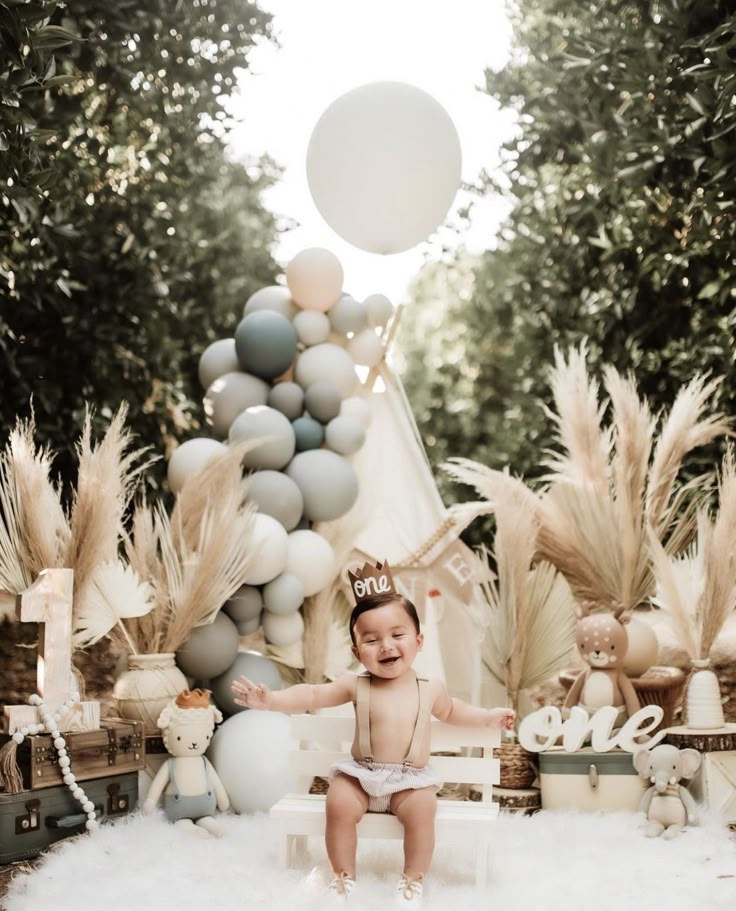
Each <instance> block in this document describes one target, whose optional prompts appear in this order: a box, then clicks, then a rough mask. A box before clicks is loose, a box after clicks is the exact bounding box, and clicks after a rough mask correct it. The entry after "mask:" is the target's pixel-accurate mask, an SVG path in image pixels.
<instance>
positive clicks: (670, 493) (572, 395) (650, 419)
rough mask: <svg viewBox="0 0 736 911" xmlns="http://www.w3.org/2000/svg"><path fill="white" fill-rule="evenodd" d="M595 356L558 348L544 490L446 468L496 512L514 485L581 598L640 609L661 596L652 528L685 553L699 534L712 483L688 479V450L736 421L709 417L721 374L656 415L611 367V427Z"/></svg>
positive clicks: (468, 465)
mask: <svg viewBox="0 0 736 911" xmlns="http://www.w3.org/2000/svg"><path fill="white" fill-rule="evenodd" d="M586 354H587V350H586V347H585V345H584V344H583V345H581V346H580V348H579V349H577V350H574V351H572V352H571V353H570V354H569V355H568V357H567V359H566V358H565V357H563V356H562V355H561V354H560V352H559V351H556V353H555V365H554V368H553V370H552V373H551V386H552V392H553V398H554V404H555V410H554V412H550V413H551V414H552V415H553V419H554V421H555V424H556V426H557V442H558V448H559V452H553V453H550V454H548V456H547V457H546V459H545V460H544V462H543V464H544V465H545V466H546V467H547V468H548V469H549V472H548V474H547V475H546V476H545V478H544V482H545V486H544V488H543V489H542V490H541V492H540V493H539V494H535V493H533V492H532V491H531V490H529V489H528V488H526V487H525V485H524V484H523V482H521V481H519V480H516V479H512V478H510V477H509V476H508V475H506V474H504V473H503V472H496V471H492V470H490V469H487V468H484V467H483V466H481V465H478V464H477V463H473V462H469V461H468V460H452V462H451V463H450V464H449V465H447V466H445V467H446V469H447V470H448V472H449V473H450V474H451V475H453V476H454V477H455V478H457V479H458V480H460V481H462V482H463V483H466V484H470V485H472V486H473V487H475V489H476V490H477V491H478V492H479V493H480V494H481V495H482V496H484V497H485V498H486V499H487V500H488V501H489V510H490V511H494V509H495V506H494V504H495V502H496V501H497V500H498V498H499V497H500V496H502V495H503V491H505V490H506V491H515V492H516V494H517V495H518V497H519V498H520V501H526V502H528V503H529V504H530V506H531V505H533V506H534V510H535V515H536V518H537V521H538V525H539V530H538V534H537V549H536V554H535V557H536V559H537V560H545V561H548V562H549V563H551V564H552V565H553V566H556V567H557V568H558V569H559V570H560V571H561V572H562V573H563V575H564V576H565V578H566V579H567V581H568V583H569V584H570V587H571V589H572V591H573V594H574V595H575V597H576V599H578V600H579V601H591V602H594V603H596V604H598V605H599V606H601V607H603V608H606V609H609V610H613V609H616V608H618V607H623V608H624V610H625V611H627V612H630V611H631V610H633V609H634V608H635V607H637V606H638V605H640V604H642V603H645V602H646V601H647V600H649V599H650V598H651V596H652V595H653V594H654V576H653V573H652V557H651V552H650V544H649V542H650V530H651V531H653V533H654V535H655V537H656V539H657V540H658V541H659V542H660V543H661V544H662V545H663V547H664V548H665V550H666V551H667V552H668V553H676V552H678V551H681V550H682V549H683V547H685V546H686V545H687V543H688V542H689V540H690V539H691V538H692V536H693V534H694V532H695V525H696V515H697V511H698V509H699V507H700V504H701V503H702V501H703V498H704V496H705V495H706V493H707V491H708V489H709V483H710V482H709V477H708V476H701V477H698V478H695V479H693V480H692V481H691V482H689V483H688V484H681V485H678V483H677V476H678V473H679V471H680V468H681V466H682V463H683V461H684V459H685V457H686V456H687V454H688V453H689V452H690V451H691V450H692V449H693V448H694V447H696V446H701V445H704V444H706V443H708V442H710V441H711V440H713V439H715V438H716V437H717V436H719V435H721V434H723V433H726V432H728V430H729V427H730V422H729V421H728V420H727V419H726V418H724V416H723V415H721V414H719V413H714V414H712V415H710V416H704V414H703V412H704V410H705V408H706V405H707V403H708V401H709V400H710V398H711V397H712V395H713V394H714V392H715V391H716V389H717V387H718V382H717V381H707V380H706V379H705V378H703V377H695V378H694V379H693V380H692V381H691V382H690V383H689V384H688V385H687V386H686V387H684V388H683V389H682V390H681V391H680V393H679V394H678V396H677V399H676V400H675V403H674V405H673V407H672V409H671V411H670V413H669V415H668V416H667V417H666V418H663V417H662V416H659V417H655V416H654V415H652V414H651V411H650V409H649V406H648V404H647V403H646V402H645V401H643V400H641V399H640V398H639V396H638V394H637V391H636V388H635V386H634V383H633V381H632V380H631V379H630V378H627V377H623V376H621V375H620V374H619V373H618V372H617V371H616V370H615V369H614V368H613V367H606V369H605V371H604V386H605V390H606V392H607V393H608V397H609V403H610V415H611V417H610V425H609V426H608V427H606V426H604V424H603V422H604V418H605V416H606V413H607V405H606V403H601V402H600V389H599V386H598V384H597V382H596V381H595V380H593V379H592V378H591V377H590V376H589V375H588V372H587V368H586V365H585V360H586ZM658 426H659V433H658V434H657V428H658ZM655 437H656V438H657V442H656V445H655V442H654V441H655Z"/></svg>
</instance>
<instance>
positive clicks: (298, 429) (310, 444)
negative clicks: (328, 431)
mask: <svg viewBox="0 0 736 911" xmlns="http://www.w3.org/2000/svg"><path fill="white" fill-rule="evenodd" d="M291 426H292V427H293V428H294V439H295V448H296V451H297V452H304V451H305V450H307V449H319V447H320V446H321V445H322V443H323V442H324V439H325V431H324V427H323V426H322V425H321V424H320V422H319V421H315V419H314V418H310V417H309V415H308V414H305V415H304V417H301V418H297V419H296V420H295V421H294V423H293V424H292V425H291Z"/></svg>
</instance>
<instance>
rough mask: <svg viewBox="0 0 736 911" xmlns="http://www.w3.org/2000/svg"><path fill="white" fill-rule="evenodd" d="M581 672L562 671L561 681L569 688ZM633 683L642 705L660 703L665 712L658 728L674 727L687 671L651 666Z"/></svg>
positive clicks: (632, 681)
mask: <svg viewBox="0 0 736 911" xmlns="http://www.w3.org/2000/svg"><path fill="white" fill-rule="evenodd" d="M579 673H580V671H579V670H567V671H562V672H561V673H560V683H561V684H562V685H563V686H564V687H565V689H568V690H569V689H570V687H571V686H572V684H573V681H574V680H575V678H576V677H577V676H578V674H579ZM631 683H632V684H633V686H634V690H635V691H636V695H637V696H638V697H639V702H641V704H642V705H658V706H660V708H661V709H662V711H663V712H664V717H663V718H662V721H661V722H660V724H659V725H658V727H657V730H660V728H669V727H672V724H673V721H674V716H675V709H676V708H677V706H678V705H679V703H680V700H681V699H682V691H683V689H684V687H685V672H684V671H682V670H680V668H679V667H650V668H649V670H648V671H647V672H646V673H645V674H642V675H641V677H632V678H631Z"/></svg>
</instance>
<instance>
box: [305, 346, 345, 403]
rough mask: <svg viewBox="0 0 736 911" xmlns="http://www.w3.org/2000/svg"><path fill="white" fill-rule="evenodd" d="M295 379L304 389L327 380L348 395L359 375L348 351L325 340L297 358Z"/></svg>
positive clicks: (342, 393)
mask: <svg viewBox="0 0 736 911" xmlns="http://www.w3.org/2000/svg"><path fill="white" fill-rule="evenodd" d="M294 379H295V380H296V381H297V383H299V385H300V386H301V387H302V389H308V388H309V387H310V386H311V385H312V383H316V382H318V381H319V380H325V381H326V382H328V383H332V384H333V386H337V388H338V389H339V390H340V395H342V396H347V395H350V393H351V392H352V391H353V389H354V388H355V384H356V382H357V381H358V375H357V373H356V372H355V364H354V362H353V359H352V357H350V355H349V354H348V352H347V351H346V350H345V349H344V348H341V347H340V346H339V345H333V344H332V343H331V342H325V343H324V344H322V345H315V346H314V347H313V348H307V350H306V351H302V353H301V354H300V355H299V356H298V357H297V359H296V366H295V367H294Z"/></svg>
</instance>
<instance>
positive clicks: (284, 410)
mask: <svg viewBox="0 0 736 911" xmlns="http://www.w3.org/2000/svg"><path fill="white" fill-rule="evenodd" d="M268 404H269V405H270V407H271V408H275V409H276V411H280V412H281V414H285V415H286V417H287V418H288V419H289V420H290V421H293V420H295V419H296V418H298V417H300V416H301V413H302V411H304V390H303V389H302V387H301V386H299V385H298V384H297V383H276V385H275V386H274V387H273V388H272V389H271V391H270V392H269V393H268Z"/></svg>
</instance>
